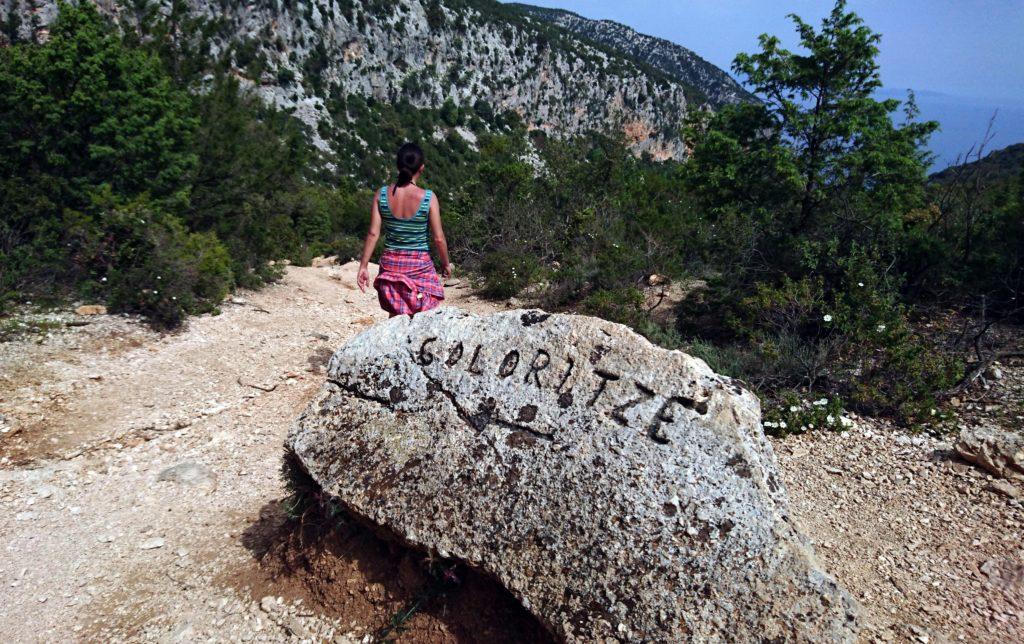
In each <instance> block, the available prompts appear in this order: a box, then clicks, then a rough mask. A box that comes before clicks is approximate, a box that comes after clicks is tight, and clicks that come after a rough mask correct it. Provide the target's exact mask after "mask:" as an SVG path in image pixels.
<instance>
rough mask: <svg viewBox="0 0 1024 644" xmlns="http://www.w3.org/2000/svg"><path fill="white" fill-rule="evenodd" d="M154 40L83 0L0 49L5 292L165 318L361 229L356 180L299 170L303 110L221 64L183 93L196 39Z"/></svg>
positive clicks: (197, 308) (0, 253)
mask: <svg viewBox="0 0 1024 644" xmlns="http://www.w3.org/2000/svg"><path fill="white" fill-rule="evenodd" d="M175 6H177V5H175ZM175 19H177V14H175V13H172V15H171V17H170V18H169V20H175ZM160 24H163V23H160ZM166 29H167V27H166V26H163V27H154V28H153V29H152V32H154V33H162V32H163V31H166ZM151 42H153V43H157V44H154V45H152V48H151V49H150V48H146V47H142V46H141V45H139V44H138V43H134V44H133V43H132V42H130V41H126V40H122V38H121V36H120V35H119V34H117V33H116V32H115V31H114V30H113V29H112V28H111V27H110V25H108V24H107V23H106V21H104V20H103V19H102V18H101V17H100V16H99V15H98V14H97V12H96V9H95V8H94V6H93V5H92V4H90V3H83V4H81V5H78V6H72V5H66V4H62V5H61V13H60V16H59V18H58V20H57V21H56V22H55V23H54V24H53V26H52V28H51V30H50V38H49V40H48V41H47V42H46V44H45V45H35V44H17V45H14V46H11V47H7V48H4V49H0V150H2V152H0V306H2V305H3V304H4V303H6V302H10V301H12V300H17V299H32V300H33V301H43V300H46V299H59V298H64V297H72V296H79V297H86V298H90V299H98V300H102V301H105V302H107V303H108V304H109V305H110V306H111V308H112V309H113V310H115V311H127V312H135V313H140V314H143V315H145V316H147V317H148V318H149V319H150V320H152V321H153V322H154V323H156V324H159V325H163V326H174V325H176V324H178V323H180V322H181V321H182V320H183V319H184V317H185V316H186V315H188V314H190V313H199V312H205V311H212V310H215V309H216V307H217V305H218V303H219V302H220V301H221V299H222V298H223V297H224V295H225V294H226V293H227V292H228V290H229V289H230V288H231V287H232V286H234V285H244V286H255V285H258V284H259V283H261V282H263V281H265V280H267V279H271V278H272V277H273V276H274V274H273V272H272V270H271V269H270V267H268V260H270V259H281V258H290V259H292V260H293V261H298V262H302V261H308V260H309V258H310V257H312V256H313V255H314V254H316V253H320V252H325V251H327V250H329V249H330V248H332V246H333V245H334V244H335V243H337V242H339V240H341V239H343V238H344V235H345V234H346V233H354V232H355V230H356V229H357V227H358V225H359V224H357V222H356V219H355V218H354V217H353V216H354V215H355V214H356V210H355V208H354V201H353V200H354V195H355V194H356V191H355V190H353V189H348V190H346V189H345V188H346V187H348V186H347V185H346V184H344V183H342V185H341V186H339V187H336V188H332V189H327V188H324V187H322V186H320V185H317V184H315V183H313V182H310V181H309V180H308V178H309V176H311V175H312V174H313V172H314V171H315V168H316V167H317V165H316V162H317V159H316V158H315V155H314V154H313V152H312V150H311V149H310V146H309V144H308V143H307V133H306V132H305V131H303V129H302V128H301V127H300V126H299V124H298V122H297V121H295V120H294V119H292V118H290V117H288V116H287V115H284V114H280V113H276V112H274V111H272V110H270V109H268V108H267V107H265V106H264V105H263V104H262V103H261V102H260V101H258V100H256V99H255V98H253V97H251V96H249V95H247V94H245V93H244V92H242V91H241V90H240V89H239V86H238V83H237V82H236V81H235V80H234V79H233V78H230V77H228V76H227V75H226V74H223V73H219V74H217V75H216V77H215V78H214V80H213V81H212V85H211V87H209V88H208V91H206V92H204V93H203V94H200V95H193V94H190V93H189V92H188V91H186V90H187V89H188V87H189V83H190V81H192V80H194V77H195V76H197V75H199V74H200V73H201V70H202V67H201V66H200V65H199V64H198V63H196V62H195V57H196V56H201V55H204V54H202V51H201V50H199V51H198V52H196V51H193V52H191V54H188V52H183V51H182V50H183V49H185V48H184V47H182V48H177V47H167V46H165V45H164V44H163V43H164V41H163V40H154V41H151ZM358 219H359V222H361V220H362V212H361V209H360V210H359V215H358Z"/></svg>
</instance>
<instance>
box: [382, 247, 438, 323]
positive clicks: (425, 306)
mask: <svg viewBox="0 0 1024 644" xmlns="http://www.w3.org/2000/svg"><path fill="white" fill-rule="evenodd" d="M373 288H375V289H377V299H378V300H379V301H380V308H382V309H384V310H385V311H387V312H388V313H390V314H391V315H392V316H395V315H413V314H414V313H420V312H422V311H429V310H430V309H432V308H434V307H436V306H438V305H439V304H440V303H441V301H442V300H444V284H443V283H442V282H441V278H440V276H438V274H437V271H436V270H434V262H433V261H432V260H431V259H430V253H428V252H427V251H425V250H386V251H384V254H383V255H382V256H381V258H380V272H379V273H378V274H377V279H375V280H373Z"/></svg>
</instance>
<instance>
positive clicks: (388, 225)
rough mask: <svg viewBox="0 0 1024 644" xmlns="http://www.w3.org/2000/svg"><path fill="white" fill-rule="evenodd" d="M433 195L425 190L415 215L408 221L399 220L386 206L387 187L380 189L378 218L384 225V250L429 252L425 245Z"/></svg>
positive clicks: (428, 247) (389, 207)
mask: <svg viewBox="0 0 1024 644" xmlns="http://www.w3.org/2000/svg"><path fill="white" fill-rule="evenodd" d="M432 196H433V193H432V192H431V191H430V190H427V192H426V194H425V195H423V201H421V202H420V207H419V208H418V209H417V210H416V214H415V215H413V216H412V217H409V218H408V219H399V218H398V217H395V216H394V214H392V212H391V206H389V205H388V187H387V186H384V187H383V188H381V189H380V193H379V195H378V197H379V199H380V216H381V221H382V222H383V225H384V248H385V249H386V250H426V251H429V250H430V246H429V245H427V225H428V223H429V217H428V215H429V214H430V199H431V197H432Z"/></svg>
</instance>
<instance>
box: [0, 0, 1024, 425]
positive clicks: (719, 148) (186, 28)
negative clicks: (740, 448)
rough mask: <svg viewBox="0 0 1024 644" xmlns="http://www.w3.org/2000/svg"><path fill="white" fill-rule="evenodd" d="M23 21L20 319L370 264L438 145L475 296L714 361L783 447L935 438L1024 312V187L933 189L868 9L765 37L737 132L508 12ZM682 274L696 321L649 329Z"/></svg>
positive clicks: (12, 39) (669, 81)
mask: <svg viewBox="0 0 1024 644" xmlns="http://www.w3.org/2000/svg"><path fill="white" fill-rule="evenodd" d="M4 2H5V4H4V5H3V6H4V7H5V9H6V11H5V12H4V13H3V14H2V15H3V19H4V24H3V29H2V31H3V33H5V34H6V36H5V37H6V38H8V40H9V43H10V44H8V45H6V46H4V47H3V48H2V49H0V197H2V198H0V302H3V303H4V304H5V305H7V306H13V305H15V304H17V303H23V302H25V301H32V302H34V303H35V304H36V305H38V304H40V303H41V302H42V303H46V302H59V301H63V300H66V299H68V298H76V297H77V298H87V299H89V300H95V301H100V302H105V303H107V304H108V305H109V306H111V307H112V308H113V309H114V310H118V311H127V312H136V313H140V314H143V315H145V316H147V317H148V318H149V319H151V320H153V321H155V322H157V323H160V324H164V325H168V326H173V325H176V324H178V323H180V322H181V321H183V320H184V319H185V317H186V316H187V315H188V314H190V313H196V312H202V311H211V310H215V309H216V308H217V307H218V306H219V305H220V302H221V301H222V299H223V297H224V295H225V293H227V292H228V291H229V290H230V289H231V288H233V287H235V286H256V285H259V284H260V283H263V282H265V281H268V280H273V279H274V278H275V275H276V274H277V271H278V270H279V267H280V262H279V261H278V260H282V259H287V260H290V261H292V262H296V263H307V262H308V261H309V260H310V259H311V258H312V257H313V256H315V255H318V254H327V253H334V254H339V255H341V256H342V257H346V258H347V257H351V256H352V255H353V254H354V253H355V252H356V248H358V244H359V237H360V235H361V234H362V232H363V231H364V226H365V218H366V208H367V206H368V204H369V203H370V199H371V196H370V189H372V188H373V187H375V186H378V185H381V184H383V183H384V182H386V181H388V179H389V176H390V174H391V170H390V164H391V161H390V156H391V154H393V151H394V150H395V149H396V148H397V147H398V145H399V144H400V143H401V142H403V141H405V140H415V141H419V142H420V143H421V144H423V146H424V148H425V149H426V153H427V170H426V174H425V183H426V185H427V186H428V187H431V188H433V189H435V190H436V192H437V193H438V195H439V196H440V200H441V206H442V211H443V213H444V219H445V225H446V230H447V233H448V237H449V240H450V245H451V249H452V253H453V258H454V261H455V263H456V265H457V266H458V267H459V269H460V270H461V271H463V272H464V274H465V275H468V276H471V277H472V279H473V280H474V283H475V284H476V285H478V286H479V288H480V290H481V292H482V293H484V294H486V295H488V296H492V297H502V298H508V297H513V296H515V297H522V298H529V299H530V300H531V301H532V302H534V303H536V304H537V305H539V306H544V307H546V308H549V309H561V310H565V309H568V310H577V311H584V312H588V313H592V314H596V315H600V316H603V317H606V318H609V319H612V320H616V321H621V322H624V323H627V324H630V325H631V326H633V327H634V328H636V329H638V330H640V331H641V332H643V333H645V334H646V335H648V336H649V337H650V338H652V339H653V340H655V341H657V342H659V343H661V344H664V345H667V346H673V347H681V348H685V349H687V350H689V351H691V352H693V353H695V354H698V355H700V356H702V357H704V358H706V359H707V360H708V361H709V362H710V363H711V364H712V366H713V367H714V368H715V369H717V370H718V371H720V372H724V373H727V374H730V375H733V376H736V377H740V378H743V379H744V380H746V381H747V382H748V383H750V384H751V385H752V386H753V387H755V388H756V389H757V390H758V391H759V392H760V393H762V394H763V395H764V396H766V397H767V398H769V399H771V400H774V401H776V402H779V403H781V404H778V405H773V406H772V407H771V408H770V411H769V413H768V419H769V422H770V423H772V424H771V425H769V427H775V428H776V429H778V430H779V431H782V432H785V431H791V430H797V431H799V430H800V429H801V428H806V427H808V426H810V425H816V426H821V425H822V424H824V425H828V424H830V421H829V420H828V419H829V418H831V419H832V421H831V424H834V423H835V422H836V421H835V419H836V418H837V417H838V415H837V413H836V410H837V409H839V408H840V407H845V408H847V409H856V410H858V411H863V412H869V413H875V414H888V415H891V416H893V417H896V418H898V419H900V420H901V421H904V422H907V423H941V422H942V417H943V416H942V412H941V407H940V406H939V404H938V403H939V402H940V401H941V400H942V398H943V396H948V395H949V392H950V391H951V390H952V388H954V387H955V386H957V385H958V383H960V382H961V379H962V378H963V376H964V375H965V374H967V375H968V376H969V375H970V374H973V373H974V369H973V367H976V366H978V365H983V364H984V363H985V361H986V360H987V359H988V358H989V357H990V356H989V355H988V354H986V353H985V351H986V349H985V347H986V346H987V345H986V340H985V339H984V336H985V332H986V331H987V330H988V329H989V327H990V326H991V321H992V320H993V319H1000V320H1011V321H1012V320H1017V319H1019V317H1020V309H1019V306H1018V305H1017V304H1016V302H1017V297H1018V294H1019V293H1020V290H1021V278H1022V271H1021V268H1022V267H1021V260H1020V258H1021V242H1022V240H1024V231H1022V223H1021V222H1022V219H1024V217H1022V216H1021V215H1022V211H1021V209H1022V199H1021V194H1020V187H1019V185H1020V184H1019V183H1016V182H1012V183H1007V184H1005V185H1004V187H1003V188H1001V189H1000V190H999V191H998V192H988V191H985V192H984V194H980V193H979V192H978V190H977V186H974V187H971V186H967V185H960V184H956V185H953V186H944V185H939V184H936V183H934V182H933V183H929V181H928V178H927V177H926V174H925V169H926V167H927V153H926V151H925V147H924V144H925V142H926V141H927V138H928V136H929V135H930V134H931V133H932V132H933V131H934V130H935V128H936V127H937V124H936V123H931V122H920V121H918V120H917V118H916V112H915V107H914V104H913V100H912V99H909V100H908V101H906V102H902V103H901V102H900V101H895V100H887V101H878V100H875V99H874V98H872V97H873V96H874V95H875V94H874V92H875V90H876V89H877V88H878V86H879V82H880V81H879V69H878V64H877V56H878V45H879V37H878V35H877V34H875V33H874V32H872V31H871V29H870V28H869V27H868V26H867V25H864V24H863V22H862V21H861V20H860V19H859V18H858V17H857V16H856V15H855V14H853V13H851V12H849V11H848V10H847V8H846V5H845V3H844V2H838V3H837V4H836V7H835V9H834V11H833V12H832V13H831V14H830V15H829V16H828V17H827V18H826V19H825V20H824V21H823V23H822V24H821V25H819V26H814V25H808V24H805V23H803V22H802V21H800V20H799V19H795V20H796V25H795V26H796V27H797V29H798V33H799V37H800V42H801V47H800V49H799V51H798V52H796V53H794V52H790V51H787V50H784V49H782V48H781V46H780V44H779V41H778V40H777V39H775V38H773V37H770V36H764V37H762V39H761V40H760V42H759V43H757V44H755V43H751V47H752V49H753V53H749V54H743V53H741V54H739V55H738V56H737V58H736V61H735V64H734V67H733V72H734V73H735V74H736V75H737V76H738V77H739V78H741V79H743V80H744V81H745V83H746V87H747V88H748V89H749V91H750V92H751V93H752V94H753V95H754V96H756V97H757V98H758V99H759V100H757V101H740V102H734V103H729V102H728V101H718V104H719V107H718V109H717V110H714V111H711V110H707V111H705V110H693V109H690V107H691V106H693V105H694V104H704V103H707V102H711V103H715V101H709V100H708V98H707V96H705V95H704V94H703V91H704V90H703V89H702V88H700V87H693V86H691V85H688V84H684V83H683V82H681V81H680V80H678V78H674V77H671V76H669V75H668V74H667V73H664V72H660V71H658V70H656V69H654V68H653V67H652V66H651V63H649V62H643V61H640V60H638V59H636V58H634V57H633V56H632V55H629V54H616V53H614V52H613V51H612V50H611V49H609V48H608V46H607V45H602V44H598V43H596V42H594V41H593V40H587V41H586V42H583V41H582V40H581V39H580V38H579V37H577V36H574V35H573V34H572V33H570V32H569V31H566V30H564V29H561V28H559V27H557V26H556V25H552V24H549V23H547V22H545V21H542V20H540V19H537V18H531V17H529V16H525V15H524V14H523V10H522V9H520V8H516V7H504V6H501V5H498V4H496V3H491V2H484V1H483V0H472V1H470V0H445V1H444V2H418V1H417V2H412V1H410V0H406V1H404V2H397V3H382V2H369V1H363V2H359V1H356V0H351V1H348V2H340V3H339V2H334V3H329V4H326V5H323V4H291V3H269V2H260V3H257V4H251V5H245V6H243V5H235V4H232V3H228V4H227V6H226V7H225V8H224V9H223V10H222V9H221V7H220V5H217V6H213V5H207V4H203V3H199V2H172V3H169V4H166V5H163V7H162V8H161V7H159V6H157V5H153V4H146V3H141V4H133V5H131V7H128V6H122V5H119V4H116V3H110V4H108V3H104V4H103V7H104V8H103V10H102V11H97V10H96V9H95V5H94V4H92V3H89V2H84V3H82V4H80V5H62V6H61V9H60V12H59V15H58V14H56V13H55V12H54V11H53V10H52V9H53V7H52V5H49V4H43V5H41V6H40V8H38V9H37V8H36V7H34V6H33V5H29V4H26V3H22V2H21V1H20V0H15V1H13V2H12V0H4ZM811 97H818V98H819V100H817V101H812V100H810V99H811ZM716 100H717V99H716ZM684 141H685V148H686V149H687V150H688V155H687V158H686V160H685V161H683V160H677V159H676V158H675V157H676V156H679V157H681V156H682V155H681V154H680V153H681V152H682V150H683V149H684ZM652 276H653V277H652ZM666 279H668V280H671V281H672V283H673V284H674V285H675V286H677V287H679V288H677V289H676V295H677V296H679V299H681V301H680V302H679V303H678V308H676V309H673V310H672V311H671V312H670V314H668V315H667V316H666V315H658V316H654V315H652V311H651V308H652V304H651V303H650V301H649V295H650V291H649V289H648V285H650V284H651V283H662V282H664V281H665V280H666ZM684 295H685V297H684ZM937 312H943V313H950V316H944V315H940V314H938V313H937ZM659 313H661V312H660V311H659ZM954 321H955V322H956V324H957V325H959V326H956V327H955V328H954ZM967 346H973V347H974V348H975V349H976V350H975V351H974V354H972V357H971V358H970V360H971V363H972V364H968V365H965V364H964V358H965V353H964V348H965V347H967ZM965 367H966V369H965ZM810 400H814V401H817V402H819V403H820V404H818V405H813V406H812V405H810V403H809V402H808V401H810ZM800 401H803V402H800ZM822 401H823V402H822Z"/></svg>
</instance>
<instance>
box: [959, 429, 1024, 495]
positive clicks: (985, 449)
mask: <svg viewBox="0 0 1024 644" xmlns="http://www.w3.org/2000/svg"><path fill="white" fill-rule="evenodd" d="M956 451H957V453H958V454H959V455H960V456H961V457H962V458H963V459H964V460H966V461H970V462H971V463H974V464H975V465H977V466H979V467H982V468H984V469H986V470H988V471H989V472H991V473H992V474H994V475H996V476H999V477H1002V478H1004V479H1010V480H1011V481H1017V482H1019V483H1024V435H1021V434H1015V433H1012V432H1007V431H1003V430H1001V429H996V428H994V427H973V428H969V429H965V430H963V431H961V432H960V437H959V438H958V439H957V442H956Z"/></svg>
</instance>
